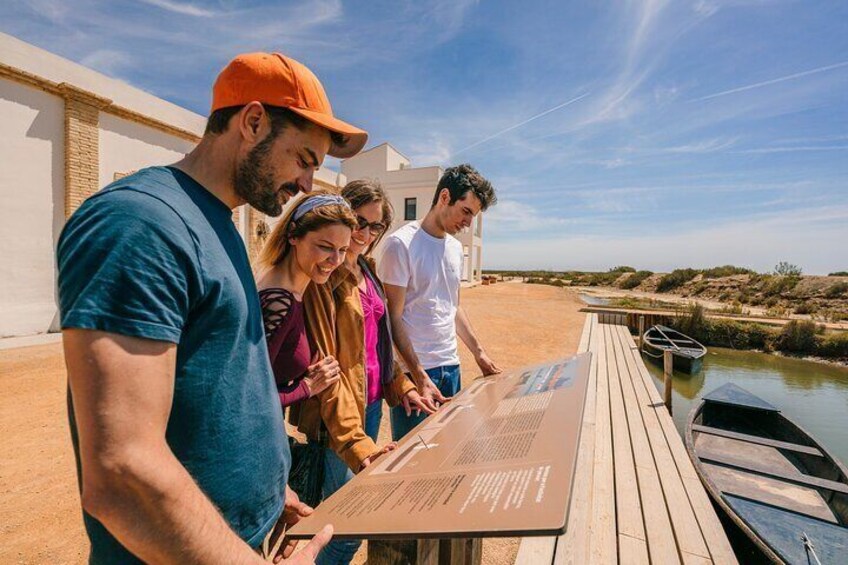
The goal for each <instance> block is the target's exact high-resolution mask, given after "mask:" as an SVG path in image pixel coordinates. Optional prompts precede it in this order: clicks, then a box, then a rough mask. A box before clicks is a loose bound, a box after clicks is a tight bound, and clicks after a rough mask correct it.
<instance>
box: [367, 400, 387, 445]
mask: <svg viewBox="0 0 848 565" xmlns="http://www.w3.org/2000/svg"><path fill="white" fill-rule="evenodd" d="M382 421H383V399H382V398H379V399H377V400H375V401H374V402H372V403H371V404H369V405H368V406H366V407H365V433H366V434H368V437H370V438H371V439H372V440H374V443H377V435H378V434H379V433H380V423H381V422H382Z"/></svg>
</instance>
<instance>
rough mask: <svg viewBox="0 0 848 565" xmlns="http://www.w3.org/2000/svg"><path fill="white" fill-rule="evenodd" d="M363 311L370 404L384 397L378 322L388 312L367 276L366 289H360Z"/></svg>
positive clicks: (368, 401) (368, 398) (366, 374)
mask: <svg viewBox="0 0 848 565" xmlns="http://www.w3.org/2000/svg"><path fill="white" fill-rule="evenodd" d="M359 299H360V301H361V302H362V313H363V314H364V315H365V379H366V386H367V392H368V394H367V398H366V401H367V403H368V404H371V403H372V402H374V401H376V400H380V399H381V398H383V383H381V382H380V358H379V357H377V323H378V322H379V321H380V319H381V318H382V317H383V316H385V314H386V306H385V304H383V300H382V299H381V298H380V295H379V294H377V289H375V288H374V283H372V282H371V278H370V277H368V276H366V277H365V290H362V289H360V290H359Z"/></svg>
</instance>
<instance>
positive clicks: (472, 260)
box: [342, 143, 483, 282]
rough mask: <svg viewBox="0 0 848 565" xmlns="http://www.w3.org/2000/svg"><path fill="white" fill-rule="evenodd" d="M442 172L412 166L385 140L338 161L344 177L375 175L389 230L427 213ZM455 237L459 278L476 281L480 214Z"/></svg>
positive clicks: (480, 247)
mask: <svg viewBox="0 0 848 565" xmlns="http://www.w3.org/2000/svg"><path fill="white" fill-rule="evenodd" d="M443 172H444V171H443V170H442V168H441V167H438V166H433V167H413V166H412V164H411V163H410V161H409V159H408V158H407V157H406V156H404V155H403V154H402V153H401V152H400V151H398V150H397V149H395V148H394V147H392V146H391V145H390V144H388V143H383V144H382V145H378V146H376V147H372V148H371V149H368V150H367V151H363V152H362V153H359V154H358V155H355V156H354V157H351V158H350V159H346V160H344V161H342V174H343V175H344V177H346V180H347V181H352V180H358V179H363V178H370V179H375V180H379V181H380V183H381V184H382V185H383V188H385V189H386V192H388V194H389V199H390V200H391V202H392V206H393V207H394V209H395V219H394V222H393V223H392V226H391V228H390V231H394V230H396V229H397V228H399V227H400V226H402V225H404V224H406V223H408V222H411V221H413V220H420V219H422V218H423V217H424V216H425V215H426V214H427V211H428V210H430V206H431V204H432V202H433V197H434V195H435V193H436V185H437V184H438V182H439V179H440V178H441V176H442V173H443ZM456 237H457V239H459V241H460V243H462V249H463V254H464V261H463V268H462V280H464V281H467V282H479V281H480V278H481V275H482V271H483V254H482V251H483V214H478V215H477V217H476V218H475V219H474V221H473V223H472V224H471V227H470V228H466V229H465V230H463V231H462V232H460V233H458V234H457V235H456ZM378 253H379V250H378Z"/></svg>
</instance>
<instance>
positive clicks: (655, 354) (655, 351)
mask: <svg viewBox="0 0 848 565" xmlns="http://www.w3.org/2000/svg"><path fill="white" fill-rule="evenodd" d="M644 349H645V352H646V355H645V357H647V358H648V360H649V361H651V362H652V363H654V364H655V365H657V366H659V367H660V368H662V366H663V350H662V349H659V348H658V347H653V346H652V345H650V344H647V343H646V344H645V346H644ZM671 359H672V367H673V368H674V370H675V371H680V372H682V373H689V374H692V373H697V372H698V371H700V370H701V369H703V368H704V358H703V357H697V358H692V357H686V356H683V355H675V354H674V353H673V352H672V354H671Z"/></svg>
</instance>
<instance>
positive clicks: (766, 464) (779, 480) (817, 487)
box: [685, 384, 848, 563]
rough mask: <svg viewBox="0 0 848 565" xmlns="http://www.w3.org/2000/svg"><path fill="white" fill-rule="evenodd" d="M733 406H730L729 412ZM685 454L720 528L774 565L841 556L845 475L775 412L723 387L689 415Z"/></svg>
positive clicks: (847, 515) (847, 496)
mask: <svg viewBox="0 0 848 565" xmlns="http://www.w3.org/2000/svg"><path fill="white" fill-rule="evenodd" d="M734 403H737V404H734ZM685 443H686V449H687V451H688V452H689V456H690V458H691V459H692V462H693V464H694V465H695V470H696V471H697V473H698V475H699V477H700V478H701V481H702V482H703V484H704V486H705V488H706V489H707V492H708V493H709V494H710V497H711V498H712V499H713V502H714V503H715V505H716V506H717V507H718V508H719V509H720V510H721V511H722V512H723V514H724V515H725V516H724V517H725V518H726V522H730V523H732V524H733V525H734V527H735V528H736V529H737V530H738V531H739V532H741V534H743V535H744V536H746V537H747V539H748V540H750V544H751V546H752V547H753V548H755V549H756V551H758V552H759V553H760V554H761V555H762V557H764V558H766V559H768V560H770V561H772V562H775V563H808V562H812V563H815V560H813V559H812V554H811V553H810V550H809V549H808V548H807V547H806V546H805V544H804V542H803V540H802V537H803V536H805V535H806V536H807V537H808V539H809V540H810V543H811V544H812V547H813V551H815V552H816V556H817V557H818V559H819V560H820V561H821V562H822V563H828V562H833V563H838V562H843V561H842V559H843V558H844V556H845V555H848V528H846V527H845V524H846V523H848V472H846V469H845V467H844V465H843V464H842V463H841V462H839V460H837V459H835V458H834V457H833V456H832V455H831V454H830V453H828V452H827V450H826V449H825V448H824V447H823V446H822V445H820V444H819V443H818V442H817V441H816V440H815V439H813V438H812V437H811V436H810V435H809V434H808V433H807V432H805V431H804V430H803V429H801V428H800V427H799V426H798V425H797V424H795V423H794V422H792V421H791V420H789V419H788V418H786V417H785V416H783V414H781V413H780V410H778V409H777V408H775V407H774V406H771V405H770V404H768V403H767V402H765V401H763V400H762V399H759V398H757V397H756V396H754V395H752V394H750V393H748V392H747V391H744V390H743V389H741V388H739V387H737V386H735V385H732V384H729V385H724V386H723V387H720V388H719V389H717V390H716V391H713V392H711V393H710V394H708V395H707V396H705V399H704V400H702V401H701V402H700V403H699V404H698V405H697V406H696V407H695V408H694V409H693V410H692V411H691V412H690V414H689V419H688V422H687V426H686V433H685Z"/></svg>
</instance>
